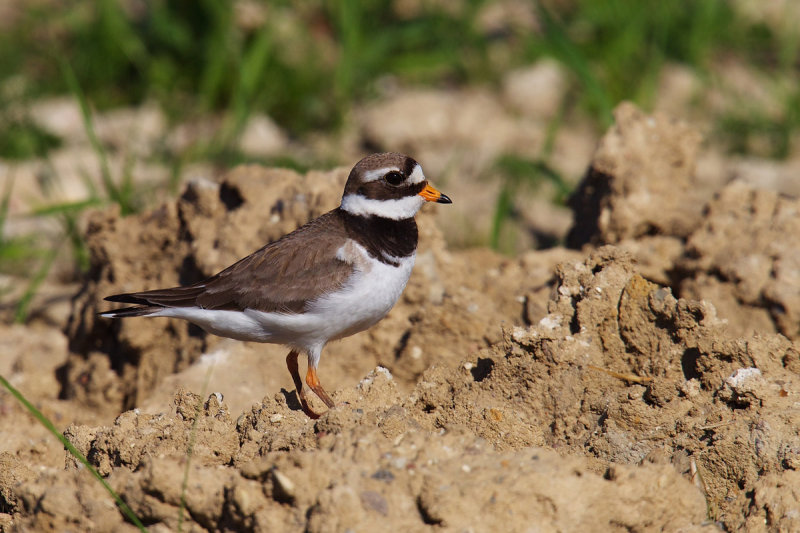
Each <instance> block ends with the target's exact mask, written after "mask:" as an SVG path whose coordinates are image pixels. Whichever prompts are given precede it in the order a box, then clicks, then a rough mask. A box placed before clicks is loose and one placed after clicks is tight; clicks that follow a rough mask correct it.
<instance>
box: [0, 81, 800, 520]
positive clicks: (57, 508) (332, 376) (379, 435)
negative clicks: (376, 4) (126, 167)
mask: <svg viewBox="0 0 800 533" xmlns="http://www.w3.org/2000/svg"><path fill="white" fill-rule="evenodd" d="M408 98H417V99H419V100H417V104H415V106H414V108H419V106H421V105H424V103H425V102H426V101H427V100H431V101H430V102H429V105H430V106H431V108H432V109H433V108H437V109H438V108H441V106H440V105H439V103H437V102H436V101H435V95H431V94H427V95H419V94H415V95H411V96H408ZM470 98H481V96H480V95H477V96H476V95H472V96H470ZM426 99H427V100H426ZM398 109H400V108H398ZM476 109H477V107H476ZM367 112H368V113H378V112H382V113H386V114H388V115H391V114H392V113H395V114H397V115H399V114H400V112H399V111H393V108H391V106H388V105H387V106H384V107H382V108H380V109H377V110H376V109H372V110H369V111H367ZM442 113H443V116H451V114H450V113H449V112H446V109H445V110H444V111H442ZM388 115H387V116H388ZM459 116H461V117H462V119H463V120H467V118H468V117H469V114H467V113H465V114H464V115H459ZM499 116H501V117H502V115H499ZM464 117H466V118H464ZM398 120H399V119H398ZM475 120H476V122H475V124H477V123H480V122H481V121H485V120H488V119H485V120H484V119H480V118H476V119H475ZM386 122H387V121H384V120H378V121H375V122H372V123H373V124H378V125H379V124H382V123H386ZM388 122H389V123H393V124H394V125H395V127H394V128H391V129H387V130H385V131H379V129H377V128H378V126H376V127H375V128H376V129H375V130H374V131H371V130H370V131H367V132H366V135H368V136H369V137H370V138H371V143H372V144H373V145H375V146H379V147H386V146H394V147H395V149H398V150H405V151H409V152H413V153H414V155H415V156H416V157H417V158H418V159H419V160H420V161H421V162H422V163H423V165H426V152H425V149H424V148H422V147H419V146H416V145H413V144H408V143H406V144H404V141H403V138H402V136H403V135H404V131H405V130H403V128H402V127H398V126H397V122H391V121H388ZM432 124H433V126H432V128H434V129H435V127H439V125H437V124H439V123H438V122H436V121H433V122H432ZM465 124H466V126H464V127H467V126H468V125H469V124H468V123H465ZM494 127H497V128H501V126H499V125H497V124H495V125H494ZM456 131H458V130H456ZM496 131H502V128H501V129H499V130H496ZM508 131H509V133H508V135H509V136H512V137H513V136H514V135H518V134H519V131H520V130H519V129H514V128H510V129H509V130H508ZM392 135H393V136H399V137H391V138H389V137H386V136H392ZM409 137H410V136H409ZM435 137H436V134H435V132H434V133H431V136H430V138H423V139H422V140H421V141H420V142H421V143H423V144H424V143H425V142H427V147H428V149H429V150H431V151H435V150H438V153H439V154H441V150H442V148H441V147H437V146H436V145H435V144H432V142H433V141H432V139H435ZM701 141H702V139H701V135H700V134H699V133H698V132H697V131H696V130H694V129H693V128H692V127H690V126H689V125H687V124H685V123H683V122H680V121H677V120H674V119H672V118H670V117H669V116H667V115H665V114H661V113H656V114H655V115H652V116H648V115H645V114H643V113H642V112H641V111H639V110H638V109H636V108H635V107H633V106H631V105H627V104H623V105H621V106H620V107H619V108H617V110H616V124H615V126H614V127H612V128H611V129H610V130H609V131H608V132H606V133H605V135H604V136H603V137H602V139H601V141H600V143H599V146H598V147H597V148H596V150H595V151H594V155H593V156H592V159H591V164H590V166H589V169H588V171H587V172H586V173H585V175H584V177H583V179H582V180H581V182H580V184H579V186H578V188H577V190H576V192H575V193H574V195H573V196H572V198H571V199H570V206H571V208H572V211H573V219H574V222H572V223H571V225H565V226H563V228H562V229H556V230H553V233H558V232H561V235H562V236H564V237H565V239H566V242H567V244H568V245H569V248H563V247H555V248H550V249H548V250H544V251H528V252H525V253H522V254H520V255H518V256H516V257H514V258H509V257H505V256H500V255H497V254H495V253H493V252H491V251H489V250H487V249H484V248H477V249H467V250H463V249H456V248H453V247H452V246H450V245H448V240H450V237H448V239H445V236H444V235H450V233H449V232H448V230H447V223H442V222H440V221H441V220H442V219H443V217H444V218H446V217H448V216H449V215H448V214H447V212H445V211H444V210H445V209H446V208H447V206H434V208H433V209H432V210H428V208H426V210H425V211H424V212H423V213H422V214H421V215H420V216H419V217H418V219H419V223H420V230H421V231H420V233H421V244H420V251H419V256H418V260H417V266H416V268H415V272H414V274H413V276H412V279H411V281H410V283H409V287H408V288H407V289H406V292H405V293H404V295H403V297H402V299H401V301H400V302H399V303H398V305H397V306H396V308H395V309H394V310H393V311H392V312H391V313H390V315H389V316H388V317H387V318H386V319H385V320H383V321H382V322H381V323H379V324H378V325H377V326H375V327H374V328H372V329H371V330H370V331H368V332H365V333H362V334H359V335H356V336H354V337H351V338H349V339H345V340H343V341H340V342H337V343H334V344H332V345H330V346H329V347H328V348H327V349H326V351H325V352H324V354H323V358H322V363H321V366H320V375H321V377H322V379H323V381H324V383H325V384H326V387H327V389H328V390H329V391H333V397H334V399H335V400H336V402H337V404H338V405H337V407H336V408H335V409H333V410H331V411H329V412H328V413H326V414H325V415H323V416H322V417H321V418H320V419H319V420H316V421H313V420H310V419H308V418H307V417H305V416H304V415H303V414H302V411H300V410H299V405H298V403H297V400H296V398H295V395H294V393H293V386H292V382H291V379H290V378H289V375H288V372H287V371H286V369H285V365H284V356H285V350H284V349H282V348H280V347H275V346H262V345H255V344H246V343H238V342H234V341H229V340H225V339H218V338H216V337H212V336H209V335H205V334H204V333H203V332H201V331H199V330H197V329H196V328H193V327H189V326H188V325H187V324H185V323H182V322H177V321H170V320H166V319H152V320H143V319H140V320H128V321H107V320H103V319H98V318H97V317H96V312H97V311H98V310H102V309H106V307H105V303H104V302H101V300H102V297H103V296H105V295H108V294H113V293H115V292H124V291H129V290H141V289H148V288H155V287H158V286H168V285H174V284H177V283H188V282H191V281H194V280H197V279H199V278H200V277H202V276H206V275H209V274H213V273H214V272H216V271H217V270H218V269H220V268H221V267H224V266H226V265H227V264H229V263H230V262H232V261H233V260H235V259H236V258H238V257H241V256H242V255H245V254H247V253H249V252H251V251H252V250H254V249H255V248H257V247H259V246H261V245H262V244H263V243H264V242H267V241H269V240H273V239H275V238H277V237H279V236H280V235H282V234H283V233H285V232H287V231H289V230H291V229H293V228H294V227H296V226H297V225H299V224H301V223H303V222H305V221H307V220H309V219H310V218H313V217H315V216H317V215H319V214H321V213H323V212H324V211H326V210H328V209H330V208H332V207H333V206H334V205H335V204H336V203H337V200H338V198H339V196H340V193H341V188H342V185H343V183H344V180H345V178H346V174H347V171H348V169H346V168H340V169H337V170H333V171H329V172H321V171H313V172H309V173H308V174H305V175H301V174H297V173H294V172H292V171H288V170H279V169H269V168H263V167H260V166H247V167H240V168H236V169H234V170H232V171H230V172H229V173H227V174H226V175H224V176H223V177H222V178H221V179H219V180H216V179H209V178H206V177H197V178H195V179H193V180H191V181H189V183H188V184H187V186H186V188H185V190H184V191H183V193H182V194H181V195H180V197H179V198H178V199H177V200H170V201H166V202H165V203H163V205H161V206H160V207H158V208H156V209H153V210H150V211H148V212H146V213H144V214H142V215H138V216H132V217H126V218H121V217H120V216H119V213H118V212H117V211H115V210H114V209H107V210H104V211H99V212H95V213H94V214H93V215H92V216H91V217H90V219H89V220H88V223H87V229H86V233H87V239H88V243H89V249H90V255H91V269H90V274H89V277H88V279H87V280H86V282H85V283H84V284H83V285H82V286H80V287H69V288H68V289H69V290H68V291H66V292H68V293H69V294H74V298H72V299H71V300H69V302H65V301H63V300H61V301H57V300H52V301H50V302H49V305H40V306H39V308H37V309H38V310H37V313H38V314H37V315H36V317H37V318H36V319H35V320H33V321H32V322H31V324H30V325H28V326H5V325H4V326H0V327H2V334H1V335H0V345H2V352H3V353H4V356H3V358H2V360H0V374H2V375H4V376H8V377H9V378H10V380H11V381H12V383H13V384H14V385H15V386H16V387H17V388H19V389H20V390H22V391H23V392H24V393H25V394H26V396H27V397H28V398H29V399H31V400H32V401H33V402H34V403H35V404H36V405H37V406H38V407H39V408H40V409H41V410H42V411H43V412H44V413H45V414H46V415H47V416H49V417H50V418H51V419H52V420H53V421H54V423H56V425H57V426H59V427H60V428H65V431H64V434H65V435H66V437H67V438H68V439H69V440H70V442H72V443H73V444H74V445H75V446H76V447H77V448H78V449H79V450H80V451H81V452H83V453H84V454H85V455H86V456H87V457H88V458H89V461H90V462H91V463H92V464H93V465H95V466H96V468H97V469H98V470H99V472H100V473H101V474H102V475H103V476H104V477H105V478H106V479H107V481H108V483H109V484H110V485H111V486H112V487H113V488H114V489H115V490H116V491H117V492H118V493H119V494H120V495H121V496H122V498H123V499H124V500H125V501H126V502H127V503H128V505H130V507H131V508H132V509H133V510H134V512H136V514H137V515H138V516H139V517H140V518H141V519H142V521H143V522H144V524H145V525H146V526H147V527H148V528H149V529H150V530H152V531H174V530H179V529H182V530H185V531H212V530H213V531H234V530H256V531H275V530H279V531H315V532H323V531H347V530H350V531H376V530H385V529H389V528H393V529H396V530H399V531H427V530H433V529H436V530H443V531H496V530H498V529H501V528H502V529H503V530H505V531H531V530H537V531H538V530H540V531H657V530H665V531H716V530H719V529H727V530H744V529H746V530H748V531H791V530H797V529H799V528H800V514H798V513H797V509H798V507H799V506H800V496H798V495H800V473H799V472H800V436H798V433H797V427H800V397H799V395H800V384H799V383H798V381H799V379H798V374H800V345H798V344H797V340H798V339H799V338H800V200H798V199H797V198H796V197H793V196H791V195H789V194H785V193H787V192H789V193H791V192H792V191H787V190H786V188H785V187H781V186H774V185H775V184H776V183H783V182H780V180H775V181H773V182H771V184H772V185H773V186H772V187H770V186H769V185H768V186H765V185H764V181H763V180H759V179H756V178H755V177H754V176H752V175H748V174H747V167H745V166H741V165H740V166H738V167H737V169H738V170H737V172H736V173H733V172H730V169H731V168H732V167H731V164H730V163H728V162H720V160H719V159H714V157H713V156H709V155H708V154H707V153H705V152H704V148H703V146H702V145H701ZM498 142H499V141H498ZM503 142H505V143H508V142H512V141H509V140H508V138H506V139H505V140H504V141H503ZM519 142H521V143H524V142H525V139H524V137H522V136H521V137H519ZM416 152H419V153H416ZM469 153H470V156H471V157H472V158H473V159H472V160H471V161H472V164H479V163H480V161H481V159H480V157H481V156H482V154H481V152H480V151H479V150H473V151H471V152H469ZM484 155H485V154H484ZM448 157H450V158H451V159H452V158H453V157H456V156H455V155H453V154H450V155H449V156H448ZM430 158H431V159H432V160H434V161H433V164H432V165H431V166H433V167H437V165H442V164H443V163H442V161H443V160H442V159H440V158H437V157H436V156H435V155H431V156H430ZM710 161H711V162H710ZM713 161H716V163H714V162H713ZM464 164H467V163H464ZM426 168H427V167H426ZM427 174H428V175H429V176H430V177H433V181H434V183H436V185H437V186H439V188H441V189H442V190H444V191H445V192H447V193H448V194H449V195H450V196H451V197H452V198H453V200H454V207H455V206H457V205H459V203H460V202H461V198H462V196H461V195H462V194H463V197H464V200H463V202H464V204H465V205H466V206H469V205H473V204H474V205H477V204H479V203H480V195H478V196H477V198H476V196H475V194H474V190H475V189H476V188H477V189H479V188H480V184H479V182H477V181H474V182H470V183H465V184H463V187H462V184H461V183H460V182H458V181H457V180H455V178H453V177H452V174H448V173H447V172H446V167H445V166H440V167H438V168H435V169H428V170H427ZM437 175H444V176H448V175H449V176H451V177H450V178H449V179H444V180H442V181H441V182H440V181H437V179H436V178H435V177H434V176H437ZM448 185H449V186H450V188H448ZM437 207H438V208H439V209H438V212H437V213H435V214H434V212H433V211H436V210H437V209H436V208H437ZM468 209H469V208H468V207H467V210H466V211H462V212H461V213H469V210H468ZM459 216H464V217H465V216H466V215H459ZM556 216H559V215H554V217H556ZM456 220H457V219H456ZM450 224H453V222H452V221H451V222H450ZM443 228H444V229H443ZM455 240H456V241H463V240H464V238H463V236H462V237H458V238H456V239H455ZM317 408H320V406H317ZM0 420H2V426H0V437H1V438H0V441H1V443H0V463H1V464H2V468H1V469H0V526H1V527H2V529H3V530H4V531H5V530H8V531H34V530H36V531H64V530H81V531H82V530H93V531H126V530H134V529H135V528H134V527H133V526H132V525H131V524H130V523H128V522H126V521H125V520H124V518H123V516H122V515H121V514H120V513H119V511H118V510H117V509H116V507H115V505H114V502H113V500H112V499H111V498H110V497H109V496H108V495H107V493H106V492H105V490H104V489H103V487H102V486H101V485H100V484H99V483H97V482H96V481H95V480H93V479H92V477H91V476H90V474H89V473H88V472H87V471H86V470H85V469H84V468H82V467H80V466H79V465H78V463H77V462H76V461H75V460H74V459H73V458H72V457H71V456H69V455H68V454H65V452H63V451H62V449H61V448H62V447H61V445H60V443H58V442H57V441H55V439H53V438H52V437H50V436H48V434H47V433H46V432H45V430H44V429H43V428H41V427H40V426H39V425H38V424H37V423H36V422H35V421H34V420H33V419H32V418H31V417H30V415H28V414H27V412H26V411H24V409H23V408H22V407H21V406H20V405H19V404H18V402H17V401H16V400H15V399H14V398H13V397H11V396H10V395H9V394H8V393H6V392H5V391H3V392H0ZM189 450H191V452H190V451H189ZM184 485H185V490H184V488H183V487H184Z"/></svg>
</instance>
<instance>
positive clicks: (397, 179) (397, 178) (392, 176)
mask: <svg viewBox="0 0 800 533" xmlns="http://www.w3.org/2000/svg"><path fill="white" fill-rule="evenodd" d="M383 179H385V180H386V183H388V184H389V185H394V186H395V187H397V186H398V185H400V184H401V183H403V182H404V181H405V180H406V179H405V177H403V175H402V174H400V173H399V172H397V171H396V170H393V171H392V172H387V173H386V175H385V176H383Z"/></svg>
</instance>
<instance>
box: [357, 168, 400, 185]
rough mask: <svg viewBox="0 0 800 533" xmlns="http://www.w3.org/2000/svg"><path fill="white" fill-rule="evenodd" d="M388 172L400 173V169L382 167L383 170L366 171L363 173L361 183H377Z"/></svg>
mask: <svg viewBox="0 0 800 533" xmlns="http://www.w3.org/2000/svg"><path fill="white" fill-rule="evenodd" d="M389 172H400V169H399V168H397V167H384V168H376V169H375V170H368V171H366V172H364V176H363V177H362V178H361V181H362V182H363V183H369V182H370V181H377V180H379V179H381V178H382V177H384V176H385V175H386V174H388V173H389ZM401 174H402V172H401Z"/></svg>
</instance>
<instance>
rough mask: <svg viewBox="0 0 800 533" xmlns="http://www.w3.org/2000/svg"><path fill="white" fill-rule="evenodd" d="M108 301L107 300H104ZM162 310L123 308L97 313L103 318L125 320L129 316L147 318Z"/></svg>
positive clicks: (149, 307)
mask: <svg viewBox="0 0 800 533" xmlns="http://www.w3.org/2000/svg"><path fill="white" fill-rule="evenodd" d="M106 300H108V298H106ZM160 309H163V307H156V306H147V307H123V308H122V309H114V310H113V311H103V312H102V313H97V314H98V315H99V316H101V317H103V318H127V317H129V316H147V315H151V314H153V313H155V312H156V311H158V310H160Z"/></svg>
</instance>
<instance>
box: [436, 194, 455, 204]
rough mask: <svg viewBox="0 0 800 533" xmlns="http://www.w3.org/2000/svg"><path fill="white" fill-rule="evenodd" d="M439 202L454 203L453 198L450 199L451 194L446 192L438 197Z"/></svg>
mask: <svg viewBox="0 0 800 533" xmlns="http://www.w3.org/2000/svg"><path fill="white" fill-rule="evenodd" d="M436 203H437V204H452V203H453V200H451V199H450V197H449V196H447V195H446V194H443V195H441V196H440V197H439V198H437V199H436Z"/></svg>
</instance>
